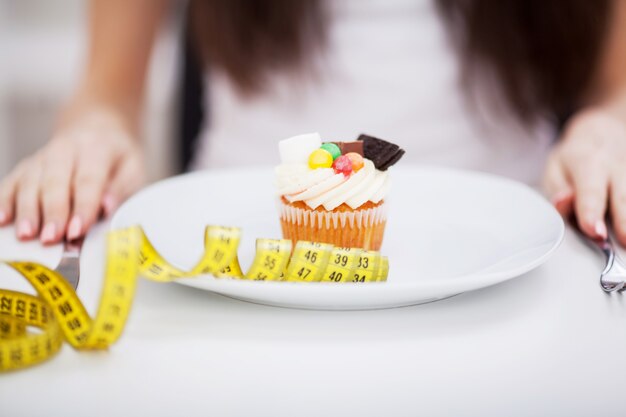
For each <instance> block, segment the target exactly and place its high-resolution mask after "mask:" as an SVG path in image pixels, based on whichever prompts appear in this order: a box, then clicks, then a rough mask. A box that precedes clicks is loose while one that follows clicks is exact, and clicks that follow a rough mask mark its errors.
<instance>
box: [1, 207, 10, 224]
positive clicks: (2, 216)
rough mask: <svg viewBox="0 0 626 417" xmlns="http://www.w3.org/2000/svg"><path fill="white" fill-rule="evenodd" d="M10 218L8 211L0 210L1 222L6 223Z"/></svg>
mask: <svg viewBox="0 0 626 417" xmlns="http://www.w3.org/2000/svg"><path fill="white" fill-rule="evenodd" d="M8 218H9V216H8V215H7V213H6V211H4V210H0V224H5V223H6V222H7V219H8Z"/></svg>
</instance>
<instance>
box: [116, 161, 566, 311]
mask: <svg viewBox="0 0 626 417" xmlns="http://www.w3.org/2000/svg"><path fill="white" fill-rule="evenodd" d="M392 176H393V182H394V183H393V187H392V190H391V194H390V197H389V198H388V199H387V201H388V203H389V205H390V210H389V220H388V223H387V229H386V232H385V239H384V243H383V247H382V250H381V251H382V252H383V254H385V255H387V256H388V257H389V263H390V270H389V277H388V280H387V282H385V283H369V284H332V283H330V284H326V283H305V284H300V283H286V282H259V281H242V280H234V279H215V278H213V277H212V276H202V277H197V278H185V279H182V280H179V281H177V282H179V283H181V284H183V285H189V286H192V287H197V288H200V289H204V290H210V291H214V292H217V293H220V294H224V295H227V296H230V297H235V298H238V299H242V300H247V301H252V302H257V303H263V304H270V305H278V306H284V307H298V308H312V309H336V310H350V309H374V308H388V307H398V306H405V305H411V304H419V303H424V302H428V301H433V300H437V299H442V298H445V297H449V296H452V295H455V294H458V293H461V292H465V291H470V290H475V289H478V288H483V287H486V286H489V285H493V284H497V283H500V282H502V281H505V280H508V279H510V278H514V277H517V276H519V275H521V274H524V273H525V272H528V271H530V270H531V269H533V268H535V267H537V266H539V265H540V264H542V263H543V262H545V261H546V260H547V259H548V257H549V256H550V255H551V254H552V253H553V252H554V250H555V249H556V248H557V247H558V245H559V243H560V242H561V240H562V238H563V232H564V225H563V222H562V220H561V218H560V217H559V215H558V214H557V212H556V211H555V210H554V209H553V208H552V206H551V205H550V204H549V203H548V202H546V201H545V200H544V198H543V197H541V196H540V195H539V194H537V193H536V192H535V191H533V190H532V189H530V188H528V187H527V186H525V185H523V184H520V183H517V182H514V181H511V180H508V179H504V178H500V177H495V176H491V175H486V174H479V173H474V172H466V171H456V170H448V169H441V168H428V167H423V168H404V167H398V168H397V169H394V170H393V173H392ZM135 224H139V225H141V226H142V227H143V228H144V230H145V232H146V234H147V236H148V237H149V239H150V240H151V241H152V243H153V244H154V246H155V247H156V248H157V250H158V251H159V252H160V253H161V254H162V255H163V256H164V257H165V258H166V259H167V260H169V261H170V262H171V263H172V264H174V265H176V266H178V267H180V268H183V269H190V268H191V267H192V266H193V265H194V264H195V262H197V260H198V258H199V257H200V256H201V254H202V251H203V245H202V237H203V230H204V227H205V225H207V224H217V225H225V226H239V227H241V228H242V230H243V239H242V242H241V246H240V248H239V259H240V261H241V265H242V268H244V271H245V268H246V266H248V265H249V264H250V262H251V260H252V257H253V255H254V241H255V239H256V238H257V237H267V238H277V237H280V236H281V233H280V225H279V222H278V216H277V211H276V206H275V197H274V188H273V170H272V169H271V168H270V167H267V168H254V169H253V168H250V169H245V170H242V169H238V170H223V171H213V172H200V173H194V174H188V175H182V176H178V177H174V178H171V179H168V180H165V181H162V182H159V183H156V184H154V185H152V186H150V187H148V188H146V189H145V190H143V191H141V192H140V193H138V194H137V195H135V196H134V197H132V198H131V199H130V200H129V201H128V202H127V203H126V204H124V205H123V206H122V207H121V208H120V209H119V210H118V212H117V214H116V215H115V217H114V218H113V221H112V227H115V228H117V227H126V226H131V225H135Z"/></svg>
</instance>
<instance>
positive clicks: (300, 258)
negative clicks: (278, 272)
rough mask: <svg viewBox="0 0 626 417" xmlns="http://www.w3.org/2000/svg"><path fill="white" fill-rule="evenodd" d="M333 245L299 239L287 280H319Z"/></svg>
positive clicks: (290, 263)
mask: <svg viewBox="0 0 626 417" xmlns="http://www.w3.org/2000/svg"><path fill="white" fill-rule="evenodd" d="M332 247H333V246H332V245H329V244H328V243H314V242H307V241H304V240H300V241H298V243H296V247H295V249H294V250H293V255H292V256H291V261H290V262H289V268H288V269H287V274H286V276H287V281H293V282H302V281H305V282H313V281H319V280H320V279H321V278H322V275H323V274H324V271H325V269H326V267H327V265H328V259H329V257H330V254H331V250H332Z"/></svg>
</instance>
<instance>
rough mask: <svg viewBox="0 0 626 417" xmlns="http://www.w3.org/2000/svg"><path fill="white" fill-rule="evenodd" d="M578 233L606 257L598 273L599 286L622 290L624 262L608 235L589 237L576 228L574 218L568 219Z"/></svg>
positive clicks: (611, 290)
mask: <svg viewBox="0 0 626 417" xmlns="http://www.w3.org/2000/svg"><path fill="white" fill-rule="evenodd" d="M570 223H571V224H572V226H574V229H575V230H576V231H577V232H578V234H579V235H580V236H581V237H582V238H583V239H584V240H585V241H586V242H587V243H589V244H590V245H591V246H593V247H595V248H596V249H599V250H600V252H602V254H604V257H605V259H606V265H605V266H604V269H603V270H602V272H601V273H600V287H602V289H603V290H604V291H605V292H607V293H611V292H615V291H620V292H621V291H623V290H624V289H625V288H624V286H626V264H624V261H622V259H621V258H620V257H619V256H618V255H617V253H616V251H615V246H614V244H613V241H612V239H611V237H610V236H608V235H607V237H606V239H603V238H597V239H594V238H590V237H589V236H587V235H585V234H584V233H583V232H581V230H580V229H579V228H578V224H577V223H576V221H575V220H573V221H570Z"/></svg>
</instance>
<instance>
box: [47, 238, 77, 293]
mask: <svg viewBox="0 0 626 417" xmlns="http://www.w3.org/2000/svg"><path fill="white" fill-rule="evenodd" d="M83 241H84V238H82V237H81V238H78V239H74V240H70V241H68V240H65V241H63V254H62V255H61V261H60V262H59V265H57V267H56V268H54V270H55V271H56V272H58V273H59V274H60V275H61V276H63V278H65V280H66V281H67V282H69V283H70V285H71V286H72V287H74V289H76V288H78V280H79V279H80V251H81V249H82V247H83Z"/></svg>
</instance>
